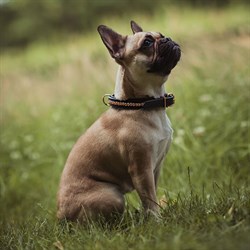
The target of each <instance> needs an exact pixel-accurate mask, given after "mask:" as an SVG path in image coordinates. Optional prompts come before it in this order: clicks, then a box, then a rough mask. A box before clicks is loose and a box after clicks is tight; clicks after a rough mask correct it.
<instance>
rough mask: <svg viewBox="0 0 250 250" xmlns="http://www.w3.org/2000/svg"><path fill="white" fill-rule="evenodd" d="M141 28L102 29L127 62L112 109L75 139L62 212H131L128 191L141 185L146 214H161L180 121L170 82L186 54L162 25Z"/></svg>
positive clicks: (73, 216)
mask: <svg viewBox="0 0 250 250" xmlns="http://www.w3.org/2000/svg"><path fill="white" fill-rule="evenodd" d="M131 28H132V31H133V35H127V36H123V35H120V34H118V33H116V32H115V31H113V30H112V29H110V28H108V27H106V26H104V25H100V26H99V27H98V32H99V34H100V36H101V39H102V41H103V43H104V44H105V46H106V47H107V49H108V51H109V53H110V55H111V56H112V57H113V58H114V59H115V61H116V62H117V63H118V65H119V69H118V73H117V78H116V85H115V91H114V95H111V96H109V97H108V104H109V106H110V108H109V109H108V110H107V111H106V112H105V113H104V114H102V115H101V117H100V118H99V119H98V120H97V121H96V122H95V123H94V124H93V125H92V126H91V127H90V128H89V129H88V130H87V131H86V132H85V134H83V135H82V136H81V137H80V138H79V139H78V141H77V143H76V144H75V145H74V147H73V149H72V151H71V152H70V154H69V157H68V159H67V162H66V165H65V167H64V170H63V173H62V176H61V181H60V187H59V191H58V203H57V204H58V211H57V217H58V218H59V219H63V218H65V219H67V220H73V221H74V220H79V221H85V220H86V219H87V218H91V219H96V218H98V216H100V215H101V216H103V217H104V218H106V219H109V218H111V216H112V214H114V213H123V211H124V209H125V200H124V195H125V194H126V193H127V192H130V191H132V190H134V189H135V190H136V191H137V193H138V195H139V197H140V199H141V202H142V205H143V208H144V210H145V212H146V213H152V214H156V215H157V213H158V208H159V205H158V203H157V197H156V189H157V181H158V177H159V173H160V168H161V163H162V161H163V159H164V157H165V155H166V153H167V151H168V149H169V146H170V143H171V138H172V128H171V124H170V121H169V119H168V117H167V115H166V111H165V109H166V107H167V106H169V105H171V104H173V102H174V97H173V95H170V94H166V93H165V90H164V83H165V81H166V80H167V77H168V75H169V74H170V72H171V70H172V69H173V68H174V67H175V66H176V64H177V62H178V61H179V60H180V57H181V50H180V47H179V45H178V44H177V43H175V42H174V41H172V40H171V39H170V38H168V37H165V36H163V35H162V34H161V33H159V32H144V31H143V30H142V28H141V27H140V26H139V25H138V24H136V23H135V22H133V21H131Z"/></svg>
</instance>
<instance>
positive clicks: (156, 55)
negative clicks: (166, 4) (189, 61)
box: [98, 21, 181, 82]
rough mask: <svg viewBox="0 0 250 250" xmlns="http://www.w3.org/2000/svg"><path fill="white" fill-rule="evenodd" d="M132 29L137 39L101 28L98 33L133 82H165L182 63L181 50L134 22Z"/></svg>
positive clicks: (170, 40)
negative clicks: (142, 79)
mask: <svg viewBox="0 0 250 250" xmlns="http://www.w3.org/2000/svg"><path fill="white" fill-rule="evenodd" d="M131 29H132V31H133V35H128V36H123V35H120V34H118V33H117V32H115V31H113V30H112V29H110V28H108V27H106V26H104V25H100V26H99V27H98V32H99V34H100V36H101V38H102V41H103V43H104V44H105V46H106V47H107V49H108V51H109V53H110V55H111V56H112V57H113V58H114V59H115V60H116V62H117V63H118V64H120V65H122V66H123V67H124V68H125V69H126V70H127V72H128V73H129V74H130V76H131V78H132V79H138V77H139V76H140V77H141V78H145V77H150V78H152V77H155V78H158V79H159V78H160V79H162V81H160V82H163V81H164V80H166V77H167V76H168V75H169V74H170V72H171V70H172V69H173V68H174V67H175V66H176V64H177V62H178V61H179V60H180V57H181V49H180V46H179V45H178V44H177V43H176V42H174V41H172V39H170V38H168V37H165V36H163V35H162V34H161V33H159V32H144V31H143V30H142V28H141V27H140V26H139V25H138V24H136V23H135V22H134V21H131ZM138 80H139V79H138Z"/></svg>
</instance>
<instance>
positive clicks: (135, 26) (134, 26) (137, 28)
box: [130, 21, 143, 34]
mask: <svg viewBox="0 0 250 250" xmlns="http://www.w3.org/2000/svg"><path fill="white" fill-rule="evenodd" d="M130 25H131V29H132V31H133V33H134V34H135V33H137V32H142V31H143V30H142V28H141V27H140V26H139V25H138V24H137V23H136V22H135V21H130Z"/></svg>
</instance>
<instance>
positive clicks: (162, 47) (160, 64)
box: [148, 37, 181, 75]
mask: <svg viewBox="0 0 250 250" xmlns="http://www.w3.org/2000/svg"><path fill="white" fill-rule="evenodd" d="M155 53H156V56H155V58H156V59H155V60H154V62H152V64H151V65H150V66H149V69H148V72H149V73H157V74H160V75H168V74H170V72H171V70H172V69H173V68H174V67H175V66H176V64H177V63H178V61H179V60H180V58H181V49H180V46H179V45H178V44H177V43H176V42H174V41H172V39H171V38H169V37H164V38H161V39H160V40H159V41H158V43H157V46H156V49H155Z"/></svg>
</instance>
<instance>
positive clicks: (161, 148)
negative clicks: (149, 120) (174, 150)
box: [152, 113, 173, 168]
mask: <svg viewBox="0 0 250 250" xmlns="http://www.w3.org/2000/svg"><path fill="white" fill-rule="evenodd" d="M156 121H157V129H156V130H155V132H154V133H153V137H154V138H153V140H152V141H153V147H154V157H153V158H154V165H155V168H158V167H159V165H160V164H161V162H162V160H163V159H164V157H165V155H166V154H167V152H168V150H169V147H170V144H171V141H172V134H173V130H172V128H171V123H170V120H169V118H168V117H167V115H166V114H165V113H164V114H163V115H161V116H160V117H159V119H158V120H156Z"/></svg>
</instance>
